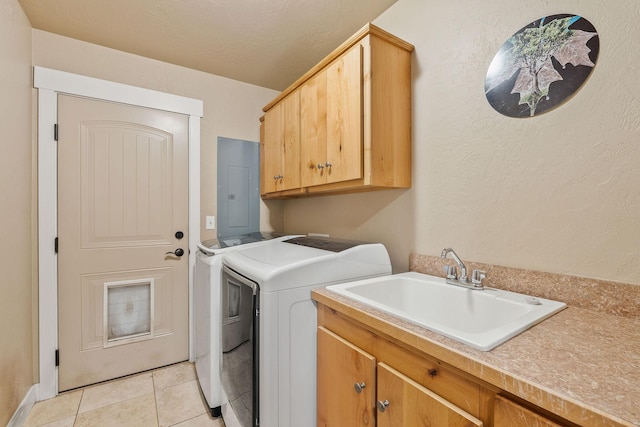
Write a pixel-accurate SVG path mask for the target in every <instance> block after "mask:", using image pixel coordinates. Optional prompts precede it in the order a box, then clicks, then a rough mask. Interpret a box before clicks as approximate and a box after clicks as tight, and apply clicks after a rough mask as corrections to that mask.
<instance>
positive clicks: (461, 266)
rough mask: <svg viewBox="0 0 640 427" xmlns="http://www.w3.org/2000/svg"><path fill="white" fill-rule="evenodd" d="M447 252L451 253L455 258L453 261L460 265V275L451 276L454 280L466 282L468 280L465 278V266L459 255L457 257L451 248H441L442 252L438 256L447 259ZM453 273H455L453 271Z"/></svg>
mask: <svg viewBox="0 0 640 427" xmlns="http://www.w3.org/2000/svg"><path fill="white" fill-rule="evenodd" d="M448 254H451V258H453V259H454V260H455V262H456V263H458V267H460V273H461V275H460V277H453V279H456V280H458V282H461V283H468V282H469V280H468V278H467V267H466V266H465V265H464V263H463V262H462V260H461V259H460V257H458V255H457V254H456V253H455V252H454V250H453V249H451V248H444V249H443V250H442V253H441V254H440V258H442V259H447V255H448ZM453 271H454V272H455V270H453ZM454 275H455V273H454ZM448 276H449V275H448ZM450 278H451V277H450Z"/></svg>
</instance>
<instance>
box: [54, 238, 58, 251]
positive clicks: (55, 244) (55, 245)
mask: <svg viewBox="0 0 640 427" xmlns="http://www.w3.org/2000/svg"><path fill="white" fill-rule="evenodd" d="M53 250H54V251H55V253H58V238H57V237H56V238H55V240H54V241H53Z"/></svg>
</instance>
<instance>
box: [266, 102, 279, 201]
mask: <svg viewBox="0 0 640 427" xmlns="http://www.w3.org/2000/svg"><path fill="white" fill-rule="evenodd" d="M282 114H283V107H282V104H278V105H275V106H274V107H273V108H271V109H270V110H269V111H267V112H266V113H265V115H264V122H263V123H262V130H261V131H262V134H263V140H262V154H263V158H262V159H261V166H262V171H261V173H260V175H261V177H262V183H261V184H262V185H261V187H262V189H263V193H273V192H275V191H277V188H278V184H279V180H280V178H279V176H280V175H281V174H282V149H281V145H282V135H283V134H284V131H283V125H284V121H283V116H282Z"/></svg>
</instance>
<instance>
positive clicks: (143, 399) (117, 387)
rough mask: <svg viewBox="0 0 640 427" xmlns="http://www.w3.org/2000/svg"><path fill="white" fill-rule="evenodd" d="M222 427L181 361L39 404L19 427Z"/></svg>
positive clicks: (192, 370)
mask: <svg viewBox="0 0 640 427" xmlns="http://www.w3.org/2000/svg"><path fill="white" fill-rule="evenodd" d="M35 426H47V427H71V426H74V427H93V426H100V427H108V426H114V427H116V426H118V427H122V426H126V427H129V426H131V427H138V426H139V427H147V426H149V427H152V426H159V427H168V426H180V427H201V426H202V427H205V426H207V427H224V422H223V421H222V418H212V417H211V415H210V414H209V411H208V408H207V404H206V402H205V400H204V398H203V397H202V395H201V394H200V389H199V387H198V382H197V379H196V373H195V367H194V365H193V363H189V362H184V363H178V364H176V365H172V366H168V367H165V368H160V369H157V370H154V371H150V372H144V373H141V374H137V375H132V376H129V377H125V378H120V379H117V380H113V381H109V382H105V383H101V384H97V385H93V386H88V387H85V388H83V389H78V390H72V391H69V392H66V393H61V394H59V395H58V396H56V397H55V398H53V399H49V400H45V401H42V402H38V403H36V404H35V405H34V407H33V408H32V409H31V412H30V413H29V416H28V418H27V421H26V422H25V424H24V427H35Z"/></svg>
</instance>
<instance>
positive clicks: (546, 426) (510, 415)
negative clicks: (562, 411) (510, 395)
mask: <svg viewBox="0 0 640 427" xmlns="http://www.w3.org/2000/svg"><path fill="white" fill-rule="evenodd" d="M493 417H494V419H493V425H494V427H512V426H527V427H562V425H561V424H557V423H555V422H553V421H551V420H549V419H547V418H545V417H543V416H542V415H538V414H536V413H535V412H532V411H530V410H529V409H527V408H525V407H523V406H520V405H518V404H517V403H515V402H512V401H510V400H507V399H505V398H504V397H502V396H496V399H495V406H494V414H493Z"/></svg>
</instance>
